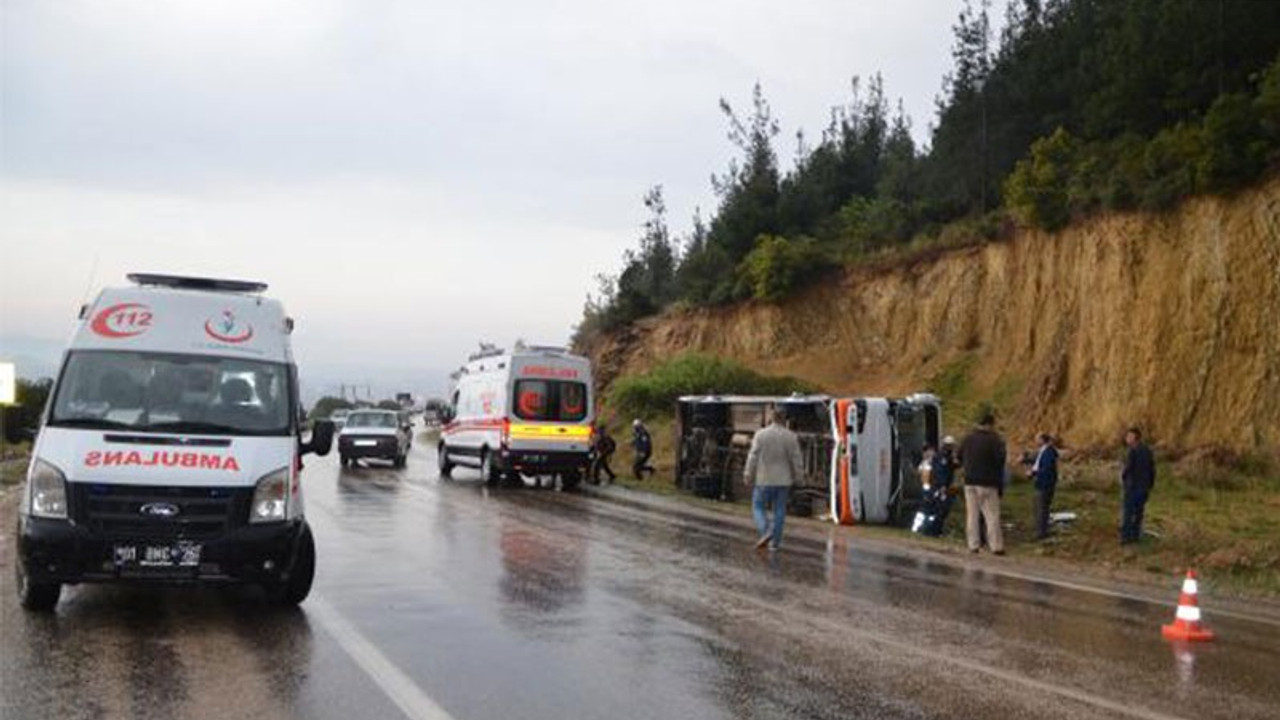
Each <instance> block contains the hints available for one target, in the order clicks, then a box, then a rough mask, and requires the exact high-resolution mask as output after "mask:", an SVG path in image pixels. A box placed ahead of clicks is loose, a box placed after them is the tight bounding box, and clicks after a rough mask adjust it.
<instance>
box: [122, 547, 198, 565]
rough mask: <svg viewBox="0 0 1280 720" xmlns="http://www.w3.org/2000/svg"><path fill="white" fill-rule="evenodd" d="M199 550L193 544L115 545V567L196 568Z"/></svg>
mask: <svg viewBox="0 0 1280 720" xmlns="http://www.w3.org/2000/svg"><path fill="white" fill-rule="evenodd" d="M201 549H202V547H201V545H200V544H199V543H193V542H176V543H157V544H150V543H148V544H141V545H116V546H115V562H116V565H117V566H134V567H196V566H198V565H199V564H200V551H201Z"/></svg>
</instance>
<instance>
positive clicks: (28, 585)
mask: <svg viewBox="0 0 1280 720" xmlns="http://www.w3.org/2000/svg"><path fill="white" fill-rule="evenodd" d="M13 575H14V580H15V585H16V586H17V589H18V603H19V604H21V605H22V608H23V609H24V610H30V611H32V612H52V611H53V609H54V608H55V607H57V605H58V598H60V597H62V583H56V582H55V583H33V582H30V580H29V579H28V576H27V573H26V572H24V571H23V569H22V559H21V558H14V561H13Z"/></svg>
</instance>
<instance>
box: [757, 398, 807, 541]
mask: <svg viewBox="0 0 1280 720" xmlns="http://www.w3.org/2000/svg"><path fill="white" fill-rule="evenodd" d="M768 417H769V425H768V427H766V428H764V429H763V430H761V431H760V432H758V433H756V434H755V437H753V438H752V439H751V452H750V453H749V454H748V455H747V469H746V473H745V474H744V477H743V479H744V480H745V481H746V482H747V484H748V485H751V486H753V489H752V492H751V510H752V513H753V514H754V515H755V519H756V528H757V529H758V530H759V531H760V539H759V540H757V541H756V547H757V548H763V547H764V546H766V545H768V546H769V549H770V550H777V549H778V546H779V545H780V544H781V543H782V525H783V523H784V522H785V521H786V518H787V495H788V494H789V493H790V490H791V486H792V485H793V484H795V481H796V480H798V479H799V478H800V477H801V475H803V474H804V460H803V457H802V455H801V453H800V438H798V437H796V434H795V433H793V432H791V431H790V430H788V429H787V428H786V427H785V426H784V425H783V424H782V414H781V412H780V411H779V410H778V409H777V408H776V407H770V408H769V415H768ZM768 507H772V510H773V522H772V526H771V524H770V522H769V516H768V515H767V514H766V512H765V511H766V508H768Z"/></svg>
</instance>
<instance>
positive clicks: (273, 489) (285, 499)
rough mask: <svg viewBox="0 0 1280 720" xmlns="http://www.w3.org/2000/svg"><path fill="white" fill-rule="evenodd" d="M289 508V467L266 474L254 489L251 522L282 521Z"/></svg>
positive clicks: (250, 514) (250, 510) (250, 511)
mask: <svg viewBox="0 0 1280 720" xmlns="http://www.w3.org/2000/svg"><path fill="white" fill-rule="evenodd" d="M288 509H289V468H287V467H285V468H280V469H279V470H276V471H275V472H273V473H271V474H270V475H266V476H264V477H263V478H262V479H261V480H259V481H258V485H257V487H255V488H254V489H253V503H252V504H251V505H250V506H249V522H250V523H266V522H280V521H281V520H284V519H285V513H286V512H287V511H288Z"/></svg>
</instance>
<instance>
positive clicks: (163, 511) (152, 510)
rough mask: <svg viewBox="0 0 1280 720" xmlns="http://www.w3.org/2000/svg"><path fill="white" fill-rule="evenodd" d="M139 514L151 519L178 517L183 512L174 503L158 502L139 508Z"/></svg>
mask: <svg viewBox="0 0 1280 720" xmlns="http://www.w3.org/2000/svg"><path fill="white" fill-rule="evenodd" d="M138 512H139V513H141V514H143V515H150V516H151V517H159V518H171V517H176V516H177V514H178V513H179V512H182V511H181V510H180V509H179V508H178V506H177V505H174V504H173V503H163V502H158V503H147V504H146V505H143V506H142V507H140V508H138Z"/></svg>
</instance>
